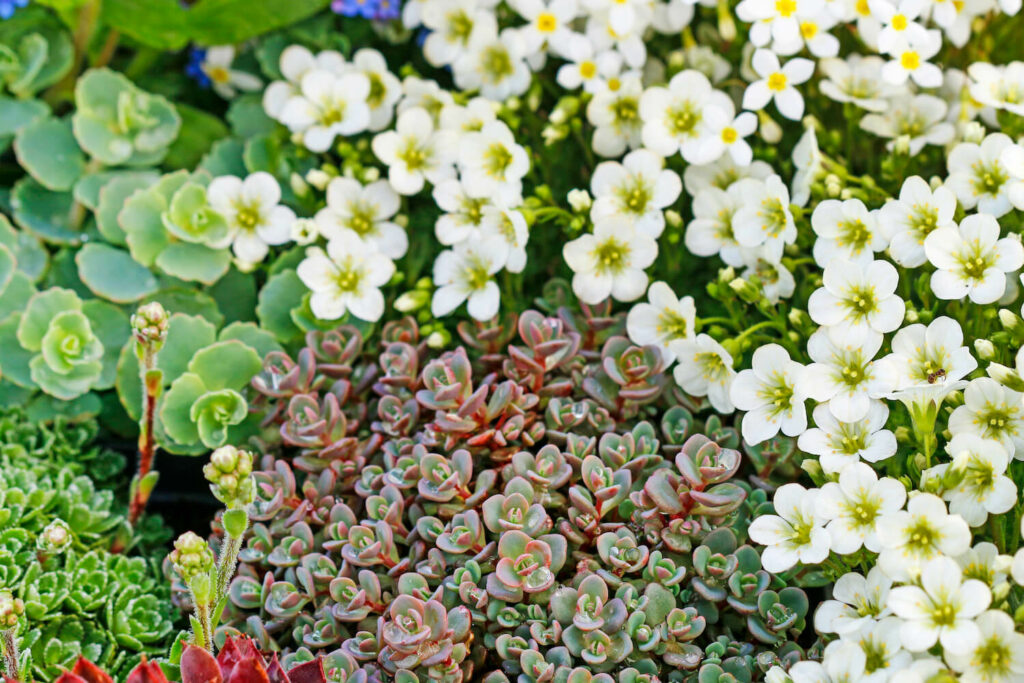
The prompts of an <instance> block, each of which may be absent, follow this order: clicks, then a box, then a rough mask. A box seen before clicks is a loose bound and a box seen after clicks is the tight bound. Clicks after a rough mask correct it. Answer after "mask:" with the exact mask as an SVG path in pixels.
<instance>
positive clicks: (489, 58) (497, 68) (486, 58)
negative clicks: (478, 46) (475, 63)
mask: <svg viewBox="0 0 1024 683" xmlns="http://www.w3.org/2000/svg"><path fill="white" fill-rule="evenodd" d="M480 67H481V70H482V71H483V72H484V74H485V75H486V76H487V77H488V79H489V80H490V82H492V83H498V82H500V81H502V80H504V79H506V78H508V77H509V76H511V75H512V74H514V73H515V67H514V66H513V65H512V58H511V57H509V55H508V50H506V49H505V48H504V47H503V46H501V45H492V46H491V47H488V48H485V49H484V51H483V55H481V58H480Z"/></svg>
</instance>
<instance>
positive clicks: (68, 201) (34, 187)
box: [11, 177, 82, 244]
mask: <svg viewBox="0 0 1024 683" xmlns="http://www.w3.org/2000/svg"><path fill="white" fill-rule="evenodd" d="M74 204H75V199H74V197H73V196H72V195H71V193H70V192H54V191H53V190H48V189H46V188H45V187H43V186H42V185H40V184H39V183H38V182H36V181H35V179H34V178H31V177H25V178H22V179H21V180H19V181H18V182H16V183H15V184H14V191H13V192H12V193H11V205H12V206H13V207H14V220H15V221H17V223H18V225H20V226H21V227H23V228H25V229H26V230H29V231H31V232H32V233H33V234H35V235H37V236H38V237H40V238H41V239H43V240H45V241H47V242H53V243H55V244H78V243H79V242H80V241H81V240H82V228H81V226H80V225H78V226H76V225H73V224H72V218H71V216H72V211H71V210H72V207H73V206H74Z"/></svg>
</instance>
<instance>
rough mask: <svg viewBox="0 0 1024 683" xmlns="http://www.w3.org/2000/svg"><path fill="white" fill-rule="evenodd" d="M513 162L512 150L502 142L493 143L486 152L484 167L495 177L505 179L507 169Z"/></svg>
mask: <svg viewBox="0 0 1024 683" xmlns="http://www.w3.org/2000/svg"><path fill="white" fill-rule="evenodd" d="M511 164H512V152H510V151H508V148H507V147H505V145H503V144H501V143H500V142H495V143H492V144H491V146H490V147H488V148H487V151H486V152H484V169H486V171H487V174H488V175H490V176H491V177H494V178H500V179H502V180H504V179H505V171H507V170H508V167H509V166H510V165H511Z"/></svg>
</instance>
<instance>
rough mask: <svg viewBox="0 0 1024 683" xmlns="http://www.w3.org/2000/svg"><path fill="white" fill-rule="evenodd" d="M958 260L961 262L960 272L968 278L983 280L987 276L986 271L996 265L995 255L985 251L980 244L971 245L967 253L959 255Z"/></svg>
mask: <svg viewBox="0 0 1024 683" xmlns="http://www.w3.org/2000/svg"><path fill="white" fill-rule="evenodd" d="M957 260H958V261H959V263H960V273H961V274H962V275H963V276H964V277H965V278H967V279H968V280H976V281H977V280H981V279H982V278H984V277H985V271H986V270H988V269H989V268H991V267H992V266H993V265H995V258H994V257H993V255H992V254H991V253H983V252H982V250H981V245H979V244H973V245H971V247H970V250H969V251H968V252H967V253H963V254H959V255H958V256H957Z"/></svg>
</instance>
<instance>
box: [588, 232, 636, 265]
mask: <svg viewBox="0 0 1024 683" xmlns="http://www.w3.org/2000/svg"><path fill="white" fill-rule="evenodd" d="M594 259H596V260H597V269H598V271H599V272H601V273H618V272H620V271H622V270H623V269H624V268H625V267H626V264H627V262H628V260H629V245H628V244H626V243H625V242H620V241H619V240H617V239H616V238H614V237H610V238H608V240H606V241H605V242H603V243H601V244H599V245H598V246H597V248H596V249H594Z"/></svg>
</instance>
